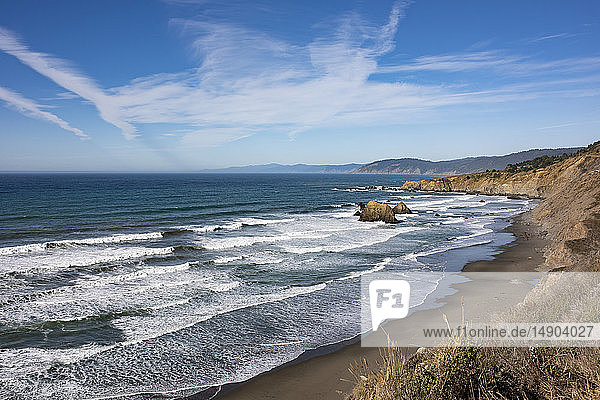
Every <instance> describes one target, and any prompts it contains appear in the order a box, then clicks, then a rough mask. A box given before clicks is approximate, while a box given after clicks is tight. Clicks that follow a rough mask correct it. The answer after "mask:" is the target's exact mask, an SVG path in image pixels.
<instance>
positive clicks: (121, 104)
mask: <svg viewBox="0 0 600 400" xmlns="http://www.w3.org/2000/svg"><path fill="white" fill-rule="evenodd" d="M408 4H409V3H407V2H403V3H396V4H395V6H394V7H393V8H392V10H391V11H390V13H389V15H388V18H387V19H386V21H384V22H383V23H382V24H381V25H373V24H371V23H369V22H368V21H365V20H363V19H362V18H361V17H360V16H359V15H357V14H355V13H348V14H345V15H342V16H340V17H337V18H335V19H333V20H330V21H327V23H324V24H323V25H322V26H320V27H319V32H320V34H319V35H318V36H316V37H315V38H314V39H313V40H312V41H310V42H309V43H303V44H298V43H290V42H287V41H284V40H281V39H278V38H275V37H273V36H272V35H269V34H267V33H265V32H261V31H257V30H252V29H249V28H246V27H244V26H240V25H235V24H232V23H223V22H215V20H214V19H207V18H205V17H198V18H196V19H173V20H171V22H170V23H171V27H172V28H175V29H176V30H177V31H178V32H179V33H180V34H181V36H182V38H184V40H186V41H187V42H188V43H189V48H190V50H191V52H192V54H193V56H194V57H195V58H196V60H197V62H198V64H197V67H196V68H191V69H187V70H184V71H180V72H175V73H161V74H155V75H150V76H145V77H139V78H136V79H133V80H132V81H130V82H129V83H128V84H125V85H122V86H119V87H114V88H104V89H103V88H101V87H99V85H98V84H96V83H95V82H94V81H93V80H92V79H91V78H89V77H87V76H85V75H84V74H83V73H81V72H79V71H77V70H76V69H74V68H73V67H71V66H69V64H68V63H67V62H65V61H63V60H60V59H58V58H56V57H53V56H50V55H48V54H44V53H38V52H35V51H32V50H30V49H29V48H28V47H27V46H25V45H24V44H23V43H22V42H21V41H20V40H19V39H18V38H16V36H15V35H14V34H12V33H11V32H9V31H6V30H0V49H1V50H3V51H5V52H7V53H9V54H12V55H14V56H15V57H17V58H18V59H19V60H21V62H23V63H24V64H26V65H28V66H30V67H31V68H33V69H35V70H36V71H38V72H40V73H41V74H42V75H44V76H47V77H48V78H49V79H51V80H53V81H54V82H56V83H57V84H59V85H60V86H62V87H63V88H65V89H67V90H68V91H69V92H71V93H75V94H77V95H78V96H79V97H81V98H83V99H86V100H89V101H91V102H92V103H93V104H94V105H95V106H96V107H97V109H98V111H99V112H100V115H101V117H102V118H104V119H105V120H106V121H108V122H110V123H112V124H113V125H115V126H117V127H119V128H120V129H121V130H122V131H123V133H124V135H125V136H126V137H128V138H132V137H134V136H135V135H136V134H137V130H136V125H137V126H139V125H141V124H171V126H170V129H169V131H168V132H167V133H166V135H168V134H170V133H172V132H174V129H173V128H177V129H183V130H185V132H183V134H182V135H177V136H179V138H178V139H177V140H180V141H181V143H183V144H184V145H185V146H214V145H218V144H220V143H225V142H230V141H233V140H237V139H241V138H244V137H247V136H250V135H254V134H257V133H260V132H265V131H271V132H282V133H287V134H288V135H290V136H293V135H295V134H298V133H301V132H304V131H306V130H309V129H321V128H330V127H335V128H340V127H348V126H374V125H395V124H401V123H410V122H414V121H415V119H416V118H420V117H422V116H427V115H431V114H432V113H435V112H436V111H438V110H440V109H442V108H444V107H449V106H458V105H465V104H469V105H471V104H489V103H503V102H514V101H527V100H530V99H535V98H541V97H544V96H550V95H552V96H556V97H577V96H597V95H598V94H599V93H598V87H599V85H598V76H597V71H598V68H599V67H600V57H582V58H568V59H558V60H556V59H552V60H540V59H538V58H534V57H533V56H530V55H528V56H524V55H518V54H514V53H511V52H508V51H506V50H482V49H481V46H480V47H479V48H478V50H473V49H471V50H472V51H466V52H462V53H454V54H442V55H430V56H422V57H418V58H415V59H411V60H406V61H404V62H403V63H395V64H392V65H390V64H385V65H381V64H382V60H384V59H385V56H386V55H387V54H389V53H390V52H391V51H393V50H394V48H395V46H396V43H395V37H396V34H397V29H398V25H399V23H401V22H400V21H401V20H402V18H403V17H404V13H405V11H406V9H407V6H408ZM323 26H326V27H329V28H325V29H323ZM482 46H483V47H485V45H482ZM429 71H433V72H441V73H457V72H458V73H460V72H471V71H480V72H481V73H482V74H483V75H482V76H491V77H494V78H496V77H498V76H501V77H502V78H506V79H490V80H485V79H483V80H481V81H478V82H477V83H478V85H477V86H479V87H477V88H475V85H474V84H470V82H469V80H467V81H466V82H465V81H460V83H461V85H452V82H453V80H452V79H448V80H445V79H444V78H443V76H442V75H441V74H438V81H439V82H440V83H438V84H434V83H428V84H423V83H421V82H419V81H417V80H413V81H412V83H411V81H410V79H409V77H410V75H411V74H415V73H418V72H429ZM391 73H393V74H396V75H394V76H393V78H394V79H387V78H388V77H384V78H386V79H380V78H382V77H381V76H376V75H381V74H391ZM486 74H487V75H486ZM594 74H596V75H594ZM374 77H375V78H377V79H373V78H374ZM488 81H489V82H488ZM417 82H419V83H417ZM428 82H432V80H428ZM481 82H483V83H481Z"/></svg>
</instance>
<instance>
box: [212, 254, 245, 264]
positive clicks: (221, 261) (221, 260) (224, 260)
mask: <svg viewBox="0 0 600 400" xmlns="http://www.w3.org/2000/svg"><path fill="white" fill-rule="evenodd" d="M242 258H244V257H242V256H233V257H217V258H215V259H214V260H213V262H214V263H215V264H229V263H230V262H234V261H239V260H241V259H242Z"/></svg>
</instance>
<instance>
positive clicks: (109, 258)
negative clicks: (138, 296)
mask: <svg viewBox="0 0 600 400" xmlns="http://www.w3.org/2000/svg"><path fill="white" fill-rule="evenodd" d="M173 251H175V249H174V248H173V247H107V248H91V249H86V248H75V249H64V248H62V249H61V248H57V249H55V251H52V252H47V253H41V254H32V255H26V256H24V255H19V256H14V255H13V256H0V272H20V273H29V272H32V271H41V270H59V269H65V268H69V267H73V266H78V267H87V266H92V265H96V264H106V263H114V262H119V261H127V260H132V259H140V258H145V257H152V256H165V255H168V254H171V253H172V252H173Z"/></svg>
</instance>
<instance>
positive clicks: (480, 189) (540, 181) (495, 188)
mask: <svg viewBox="0 0 600 400" xmlns="http://www.w3.org/2000/svg"><path fill="white" fill-rule="evenodd" d="M551 179H552V178H551V177H550V176H549V174H546V173H545V172H542V171H539V172H520V173H516V174H511V173H508V172H505V171H496V172H482V173H478V174H469V175H457V176H450V177H445V178H435V179H425V180H422V181H410V182H406V183H404V184H403V185H402V187H401V188H402V189H403V190H425V191H430V192H465V193H480V194H489V195H511V196H525V197H529V198H534V199H539V198H544V197H546V196H547V194H548V190H549V189H550V186H551V183H550V180H551Z"/></svg>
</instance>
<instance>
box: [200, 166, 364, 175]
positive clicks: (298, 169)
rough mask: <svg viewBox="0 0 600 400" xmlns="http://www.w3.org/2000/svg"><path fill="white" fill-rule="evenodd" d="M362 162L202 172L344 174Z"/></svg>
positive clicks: (230, 168) (234, 168)
mask: <svg viewBox="0 0 600 400" xmlns="http://www.w3.org/2000/svg"><path fill="white" fill-rule="evenodd" d="M363 165H364V164H341V165H309V164H294V165H283V164H274V163H273V164H264V165H248V166H245V167H229V168H221V169H207V170H204V171H202V172H209V173H255V174H257V173H258V174H260V173H262V174H268V173H271V174H293V173H308V174H346V173H349V172H351V171H354V170H356V169H357V168H360V167H361V166H363Z"/></svg>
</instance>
